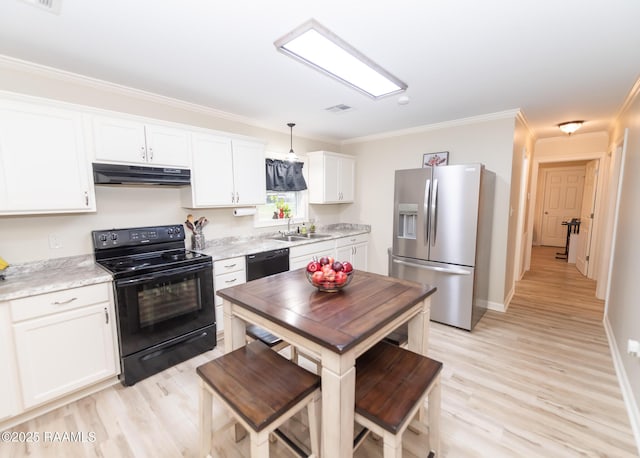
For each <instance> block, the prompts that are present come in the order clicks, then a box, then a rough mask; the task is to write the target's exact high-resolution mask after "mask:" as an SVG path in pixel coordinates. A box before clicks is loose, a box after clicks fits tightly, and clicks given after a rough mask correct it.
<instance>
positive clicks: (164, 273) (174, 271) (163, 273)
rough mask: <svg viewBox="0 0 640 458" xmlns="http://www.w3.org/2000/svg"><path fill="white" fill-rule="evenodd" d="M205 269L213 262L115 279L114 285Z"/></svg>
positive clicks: (141, 281)
mask: <svg viewBox="0 0 640 458" xmlns="http://www.w3.org/2000/svg"><path fill="white" fill-rule="evenodd" d="M207 269H213V264H210V263H204V264H198V265H197V266H189V267H177V268H175V269H169V270H162V271H160V272H154V273H151V274H147V275H142V276H140V277H135V278H127V279H122V280H116V287H118V288H120V287H125V286H134V285H138V284H140V283H147V282H150V281H157V280H161V279H163V278H169V277H175V276H176V275H183V274H188V273H194V272H201V271H206V270H207Z"/></svg>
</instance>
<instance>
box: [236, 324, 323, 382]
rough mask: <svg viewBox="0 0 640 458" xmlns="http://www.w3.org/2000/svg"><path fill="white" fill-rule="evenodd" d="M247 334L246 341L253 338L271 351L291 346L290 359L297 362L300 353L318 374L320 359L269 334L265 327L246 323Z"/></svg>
mask: <svg viewBox="0 0 640 458" xmlns="http://www.w3.org/2000/svg"><path fill="white" fill-rule="evenodd" d="M246 334H247V342H252V341H254V340H259V341H260V342H262V343H263V344H265V345H266V346H268V347H269V348H271V349H272V350H273V351H278V352H279V351H280V350H283V349H285V348H287V347H289V346H290V347H291V357H290V358H289V359H291V361H293V362H294V363H296V364H298V356H300V355H302V356H303V357H305V358H306V359H308V360H309V361H311V362H312V363H314V364H315V365H316V374H318V375H319V374H320V369H321V367H320V361H319V360H317V359H316V358H313V357H311V356H309V355H307V354H305V353H302V352H299V351H298V349H297V348H296V347H294V346H293V345H290V344H289V343H288V342H285V341H284V340H282V339H281V338H280V337H278V336H276V335H273V334H271V333H270V332H269V331H267V330H266V329H263V328H261V327H260V326H256V325H255V324H248V325H247V329H246Z"/></svg>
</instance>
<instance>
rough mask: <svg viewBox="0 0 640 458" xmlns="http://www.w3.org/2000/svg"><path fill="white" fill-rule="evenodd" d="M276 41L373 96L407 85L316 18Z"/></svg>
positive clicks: (283, 48)
mask: <svg viewBox="0 0 640 458" xmlns="http://www.w3.org/2000/svg"><path fill="white" fill-rule="evenodd" d="M274 45H275V46H276V48H277V49H278V51H280V52H282V53H284V54H287V55H288V56H291V57H293V58H295V59H298V60H300V61H302V62H304V63H305V64H307V65H310V66H312V67H313V68H315V69H316V70H319V71H321V72H322V73H325V74H327V75H329V76H331V77H333V78H336V79H337V80H339V81H341V82H343V83H345V84H347V85H348V86H351V87H352V88H354V89H357V90H358V91H360V92H363V93H365V94H366V95H368V96H370V97H372V98H373V99H379V98H381V97H385V96H388V95H392V94H397V93H398V92H402V91H404V90H406V89H407V85H406V84H405V83H403V82H402V81H400V80H399V79H398V78H396V77H395V76H393V75H392V74H391V73H389V72H388V71H386V70H385V69H383V68H382V67H380V66H379V65H378V64H376V63H375V62H373V61H372V60H371V59H369V58H368V57H366V56H365V55H364V54H362V53H361V52H360V51H358V50H357V49H355V48H354V47H353V46H351V45H350V44H349V43H347V42H346V41H344V40H342V39H341V38H340V37H338V36H337V35H336V34H334V33H333V32H331V31H330V30H329V29H327V28H326V27H324V26H322V25H321V24H319V23H318V22H317V21H315V20H314V19H311V20H309V21H307V22H305V23H304V24H302V25H301V26H300V27H298V28H297V29H295V30H294V31H292V32H291V33H289V34H287V35H285V36H284V37H282V38H280V39H279V40H277V41H276V42H275V43H274Z"/></svg>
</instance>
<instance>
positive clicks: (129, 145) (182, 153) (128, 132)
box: [92, 116, 190, 168]
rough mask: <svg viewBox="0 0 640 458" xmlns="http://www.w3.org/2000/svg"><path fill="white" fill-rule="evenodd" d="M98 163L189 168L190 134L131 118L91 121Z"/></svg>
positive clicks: (100, 118) (98, 118)
mask: <svg viewBox="0 0 640 458" xmlns="http://www.w3.org/2000/svg"><path fill="white" fill-rule="evenodd" d="M92 125H93V137H94V138H93V140H94V152H95V159H96V161H98V162H114V163H125V164H144V165H149V166H157V167H177V168H189V166H190V162H189V131H188V130H186V129H185V130H183V129H178V128H174V127H168V126H163V125H159V124H152V123H145V122H142V121H137V120H131V119H128V118H112V117H103V116H94V117H93V118H92Z"/></svg>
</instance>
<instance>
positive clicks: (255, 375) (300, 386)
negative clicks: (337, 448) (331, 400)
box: [196, 340, 320, 458]
mask: <svg viewBox="0 0 640 458" xmlns="http://www.w3.org/2000/svg"><path fill="white" fill-rule="evenodd" d="M196 372H197V374H198V375H199V376H200V386H201V397H200V440H201V444H200V445H201V447H200V448H201V455H202V456H208V455H209V454H210V452H211V442H212V421H213V418H212V417H213V414H212V398H213V397H215V398H216V399H218V400H219V401H220V402H221V403H222V404H223V405H224V406H225V407H226V408H227V410H228V411H229V413H231V415H232V417H233V419H232V420H231V421H228V422H225V424H223V425H220V426H217V427H216V428H215V431H220V430H222V429H224V428H225V427H226V426H230V425H232V424H233V423H234V421H237V422H238V423H240V424H241V425H242V426H243V427H244V428H245V429H246V430H247V431H248V432H249V434H250V440H251V456H252V457H253V458H258V457H260V458H263V457H268V456H269V435H270V434H271V433H274V432H276V430H277V428H278V427H279V426H280V425H282V424H283V423H284V422H285V421H286V420H288V419H289V418H291V417H292V416H293V415H295V414H296V413H297V412H299V411H300V410H302V409H303V408H304V407H305V406H306V407H307V410H308V415H309V433H310V436H311V437H310V443H311V453H312V454H311V455H310V456H314V457H317V456H319V448H320V430H319V423H320V418H319V405H318V403H319V400H320V377H318V376H317V375H315V374H312V373H311V372H309V371H306V370H305V369H303V368H301V367H300V366H298V365H296V364H294V363H292V362H291V361H288V360H287V359H285V358H283V357H282V356H280V355H279V354H278V353H276V352H274V351H272V350H270V349H269V347H268V346H267V345H265V344H263V343H262V342H260V341H259V340H256V341H253V342H251V343H249V344H247V345H245V346H244V347H241V348H238V349H237V350H234V351H232V352H231V353H227V354H226V355H223V356H221V357H219V358H216V359H214V360H213V361H210V362H208V363H206V364H203V365H201V366H199V367H198V368H197V369H196ZM285 445H287V446H289V447H290V446H291V444H286V443H285ZM296 452H299V450H297V451H296Z"/></svg>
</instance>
